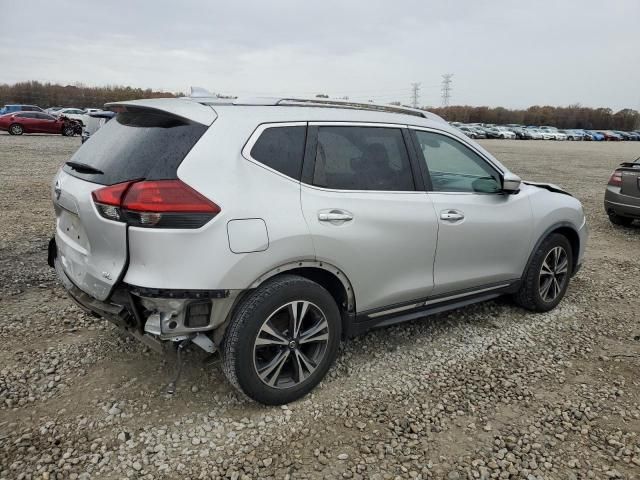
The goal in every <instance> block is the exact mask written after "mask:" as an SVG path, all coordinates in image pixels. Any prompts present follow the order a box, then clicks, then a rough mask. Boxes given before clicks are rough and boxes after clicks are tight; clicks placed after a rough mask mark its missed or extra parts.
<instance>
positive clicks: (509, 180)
mask: <svg viewBox="0 0 640 480" xmlns="http://www.w3.org/2000/svg"><path fill="white" fill-rule="evenodd" d="M520 183H522V180H521V179H520V177H519V176H517V175H515V174H513V173H511V172H507V173H505V174H504V176H503V177H502V191H503V192H504V193H516V192H517V191H518V190H520Z"/></svg>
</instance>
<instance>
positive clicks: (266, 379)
mask: <svg viewBox="0 0 640 480" xmlns="http://www.w3.org/2000/svg"><path fill="white" fill-rule="evenodd" d="M329 335H330V332H329V324H328V322H327V319H326V316H325V314H324V313H323V312H322V310H320V308H318V307H317V306H316V305H314V304H313V303H311V302H308V301H306V300H296V301H293V302H289V303H287V304H285V305H283V306H281V307H279V308H278V309H277V310H276V311H274V312H273V313H272V314H271V315H269V317H268V318H267V319H266V320H265V321H264V323H263V324H262V326H261V327H260V330H259V331H258V334H257V336H256V339H255V342H254V347H253V363H254V368H255V371H256V373H257V375H258V377H259V378H260V380H261V381H262V382H263V383H265V384H266V385H268V386H270V387H272V388H292V387H295V386H297V385H299V384H301V383H302V382H304V381H305V380H306V379H307V378H309V377H310V376H311V375H312V374H313V372H314V371H315V370H316V368H318V366H319V365H320V363H321V362H322V359H323V358H324V356H325V353H326V351H327V346H328V344H329Z"/></svg>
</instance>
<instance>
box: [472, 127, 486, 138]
mask: <svg viewBox="0 0 640 480" xmlns="http://www.w3.org/2000/svg"><path fill="white" fill-rule="evenodd" d="M469 128H470V129H471V130H473V131H474V132H475V133H476V138H487V134H486V132H485V131H484V129H482V128H480V127H478V126H474V125H471V126H469Z"/></svg>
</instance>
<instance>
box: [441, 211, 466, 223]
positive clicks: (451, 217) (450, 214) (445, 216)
mask: <svg viewBox="0 0 640 480" xmlns="http://www.w3.org/2000/svg"><path fill="white" fill-rule="evenodd" d="M440 218H441V219H442V220H446V221H447V222H457V221H459V220H463V219H464V213H462V212H459V211H458V210H443V211H442V212H440Z"/></svg>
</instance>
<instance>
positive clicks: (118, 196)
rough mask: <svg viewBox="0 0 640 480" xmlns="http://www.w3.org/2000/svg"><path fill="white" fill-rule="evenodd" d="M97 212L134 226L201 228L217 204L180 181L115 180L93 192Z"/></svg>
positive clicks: (212, 213)
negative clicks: (117, 181)
mask: <svg viewBox="0 0 640 480" xmlns="http://www.w3.org/2000/svg"><path fill="white" fill-rule="evenodd" d="M92 196H93V201H94V203H95V204H96V207H97V209H98V212H100V215H102V216H103V217H104V218H108V219H109V220H115V221H121V222H127V223H128V224H129V225H133V226H137V227H156V228H200V227H202V226H203V225H204V224H205V223H207V222H208V221H209V220H211V219H212V218H213V217H215V216H216V215H217V214H218V213H220V207H219V206H218V205H216V204H215V203H213V202H212V201H211V200H209V199H208V198H206V197H204V196H203V195H201V194H200V193H198V192H196V191H195V190H194V189H192V188H191V187H189V186H188V185H186V184H185V183H183V182H181V181H180V180H148V181H133V182H124V183H118V184H116V185H110V186H108V187H104V188H101V189H99V190H96V191H94V192H93V193H92Z"/></svg>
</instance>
